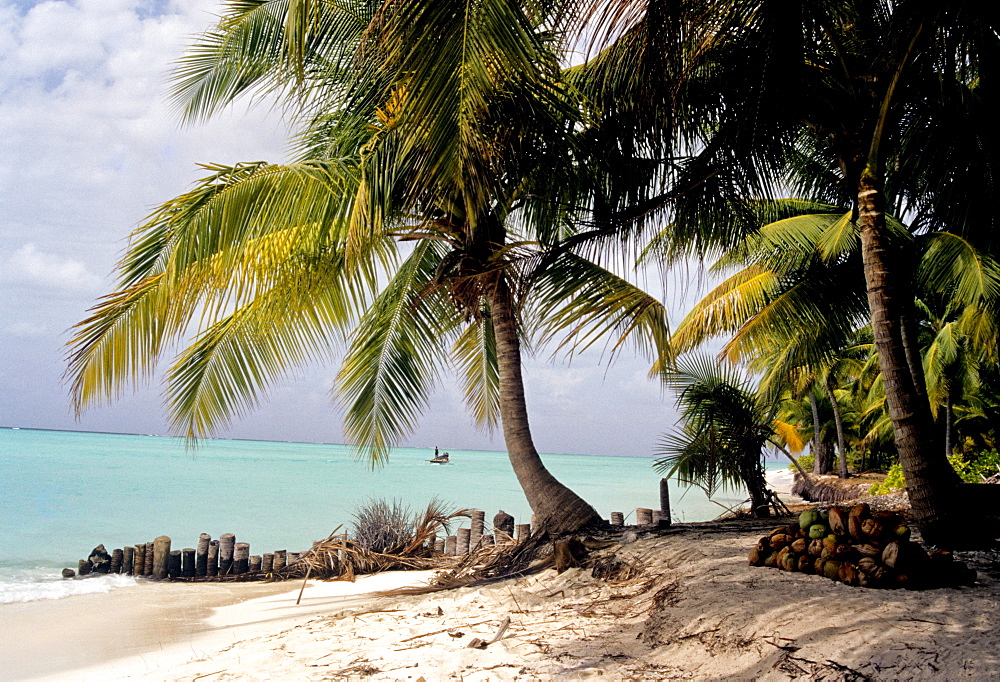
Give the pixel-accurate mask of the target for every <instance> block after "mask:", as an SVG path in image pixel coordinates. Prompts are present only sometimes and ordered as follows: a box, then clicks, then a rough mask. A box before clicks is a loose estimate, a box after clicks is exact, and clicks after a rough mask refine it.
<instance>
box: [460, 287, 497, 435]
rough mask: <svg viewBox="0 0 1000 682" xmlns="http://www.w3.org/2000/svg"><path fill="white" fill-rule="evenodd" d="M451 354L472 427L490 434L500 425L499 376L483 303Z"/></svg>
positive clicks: (487, 315)
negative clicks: (470, 416)
mask: <svg viewBox="0 0 1000 682" xmlns="http://www.w3.org/2000/svg"><path fill="white" fill-rule="evenodd" d="M454 354H455V363H456V365H457V368H458V372H459V376H460V377H461V380H462V389H463V391H464V393H465V404H466V405H467V406H468V408H469V410H470V411H471V412H472V418H473V420H474V421H475V423H476V424H477V425H478V426H479V427H480V428H483V429H485V430H486V431H487V432H488V433H493V431H494V430H495V429H496V427H497V425H499V423H500V372H499V368H498V366H497V350H496V337H495V336H494V335H493V322H492V318H491V316H490V315H489V307H488V306H487V305H486V303H485V302H484V303H483V304H482V306H481V314H480V315H479V316H478V318H477V319H475V320H473V321H472V322H471V323H470V324H468V325H467V326H466V327H465V329H464V330H463V331H462V334H461V335H460V336H459V337H458V340H456V341H455V348H454Z"/></svg>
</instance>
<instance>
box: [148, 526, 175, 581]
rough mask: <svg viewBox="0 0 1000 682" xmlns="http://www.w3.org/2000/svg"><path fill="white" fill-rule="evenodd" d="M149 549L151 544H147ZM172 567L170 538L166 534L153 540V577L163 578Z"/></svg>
mask: <svg viewBox="0 0 1000 682" xmlns="http://www.w3.org/2000/svg"><path fill="white" fill-rule="evenodd" d="M146 549H147V551H148V550H149V546H148V545H147V546H146ZM169 568H170V538H169V537H168V536H166V535H161V536H160V537H158V538H156V539H155V540H153V577H154V578H156V579H158V580H163V579H164V578H166V577H167V572H168V569H169Z"/></svg>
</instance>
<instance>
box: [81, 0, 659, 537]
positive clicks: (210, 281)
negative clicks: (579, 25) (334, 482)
mask: <svg viewBox="0 0 1000 682" xmlns="http://www.w3.org/2000/svg"><path fill="white" fill-rule="evenodd" d="M528 10H530V11H528ZM540 12H541V9H540V8H539V7H534V6H532V7H529V8H526V7H523V6H522V5H521V4H519V3H514V2H507V1H505V0H491V1H489V2H479V3H473V4H467V3H456V2H440V3H422V2H418V1H417V0H407V1H404V2H392V3H378V2H366V1H362V0H358V1H356V2H350V1H345V2H338V3H315V2H307V1H306V0H256V1H253V2H239V3H231V4H230V5H228V6H227V12H226V14H225V15H224V16H223V17H222V18H221V20H220V22H219V24H218V26H217V27H216V29H215V30H213V31H210V32H208V33H206V34H205V35H204V36H203V37H202V38H201V39H200V41H199V42H198V43H197V44H196V45H195V48H194V50H193V51H192V52H191V53H190V54H189V55H188V56H187V57H185V58H184V60H182V61H181V62H180V65H179V67H178V71H177V79H176V91H175V94H176V96H177V98H178V100H179V101H180V102H182V103H183V105H184V107H185V112H186V115H187V116H188V117H191V118H197V117H200V116H206V115H211V114H212V113H214V112H215V111H217V110H218V109H219V108H221V107H222V106H225V105H226V104H228V103H230V102H231V101H233V100H234V99H235V98H237V97H239V96H241V95H247V94H249V95H253V94H255V93H261V92H265V93H266V92H277V93H278V94H279V95H280V97H281V98H282V100H283V101H284V102H285V104H286V106H287V107H288V109H289V111H290V113H291V115H293V116H294V117H295V119H296V120H297V121H298V122H300V124H301V126H302V128H303V132H302V134H301V136H300V137H299V139H298V145H297V148H298V155H297V158H296V159H295V160H294V161H292V162H291V163H287V164H280V165H278V164H267V163H253V164H238V165H236V166H231V167H222V166H212V167H210V170H211V174H210V175H208V176H207V177H205V178H203V179H202V180H201V181H200V183H199V184H198V185H197V186H196V188H195V189H194V190H192V191H190V192H188V193H185V194H183V195H181V196H179V197H177V198H175V199H173V200H170V201H168V202H166V203H164V204H163V205H162V206H161V207H160V208H159V209H158V210H157V211H156V212H154V213H153V214H152V215H151V216H150V218H149V219H148V220H147V222H146V223H145V224H143V225H142V226H141V227H140V228H139V229H138V230H137V231H136V233H135V234H134V235H133V239H132V242H131V244H130V246H129V249H128V251H127V253H126V255H125V256H124V258H123V259H122V261H121V264H120V268H119V270H120V274H121V279H120V283H119V287H118V289H117V290H116V291H115V292H113V293H112V294H110V295H109V296H107V297H105V298H104V299H103V301H102V302H101V303H100V304H99V305H98V306H97V307H96V308H95V310H94V313H93V315H92V316H91V317H90V318H88V319H87V320H84V321H83V322H81V323H80V324H79V325H78V327H77V334H76V336H75V338H74V340H73V341H72V345H73V350H72V354H71V357H70V366H69V374H70V376H71V377H72V380H73V385H72V391H73V396H74V401H75V403H76V405H77V407H78V408H82V407H83V406H84V405H87V404H90V403H93V402H96V401H99V400H102V399H110V398H113V397H115V396H117V395H118V393H119V392H120V390H121V388H122V386H123V385H124V384H126V383H128V382H129V381H133V382H134V381H139V380H142V379H143V378H146V377H148V376H149V374H150V373H151V371H152V369H153V367H154V366H155V362H156V360H157V359H158V357H159V356H160V355H162V354H163V352H164V351H165V347H166V344H167V343H168V342H169V341H173V340H185V339H187V338H188V337H187V336H186V333H187V331H188V327H189V326H191V325H195V326H198V332H197V335H196V336H195V337H194V339H193V341H191V342H190V345H189V346H188V347H187V348H186V349H185V350H184V351H183V352H182V353H181V354H180V355H179V356H178V357H177V358H176V359H175V361H174V362H173V364H172V365H171V367H170V369H169V371H168V375H167V382H166V385H167V389H166V390H167V401H168V404H169V408H170V413H171V417H172V421H173V424H174V426H175V428H177V429H178V430H179V431H181V432H183V433H185V434H187V435H189V436H191V437H196V436H201V435H206V434H210V433H212V431H213V429H214V428H216V427H217V426H218V425H219V424H222V423H224V422H225V421H226V420H228V419H229V418H231V417H232V416H238V415H242V414H244V413H246V412H247V411H249V410H251V409H252V408H253V407H254V406H255V404H256V402H257V400H258V396H259V395H260V393H261V392H263V391H265V390H266V388H267V386H268V384H269V383H270V382H271V381H272V380H273V379H274V378H276V377H279V376H281V375H282V374H284V373H285V372H286V371H288V369H289V368H291V367H294V366H295V365H297V364H299V363H301V362H304V361H308V360H315V359H322V358H325V357H329V356H330V355H331V354H332V353H335V352H336V350H337V349H338V348H339V347H341V346H342V345H343V344H344V343H345V342H346V344H347V352H346V355H345V358H344V360H343V363H342V366H341V370H340V373H339V376H338V381H337V387H336V388H337V393H338V394H339V396H340V397H341V399H342V400H343V401H344V402H345V403H346V404H347V415H346V420H345V431H346V433H347V435H348V437H349V438H350V439H351V440H352V441H353V442H355V443H356V444H357V445H358V446H359V448H360V452H361V453H362V454H363V455H365V456H367V457H369V458H370V459H371V461H372V462H373V463H379V462H382V461H384V459H385V457H386V455H387V453H388V450H389V448H390V447H391V446H392V445H393V444H395V443H397V442H398V441H399V439H400V438H401V437H402V436H404V435H405V434H406V433H408V432H409V431H410V430H412V429H413V427H414V425H415V423H416V419H417V417H418V415H419V413H420V411H421V409H422V408H423V406H424V405H425V404H426V401H427V399H428V395H429V392H430V390H431V389H432V387H433V385H434V383H435V380H436V378H437V377H438V376H439V375H440V373H441V372H442V371H444V370H445V369H446V368H447V367H449V366H454V367H455V368H456V369H457V370H458V372H459V374H460V376H461V378H462V381H463V383H464V386H465V392H466V399H467V402H468V404H469V407H470V409H471V410H472V412H473V414H474V416H475V418H476V420H477V422H478V423H479V424H480V425H482V426H484V427H486V428H490V427H492V426H493V425H495V424H496V423H497V422H500V423H501V424H502V428H503V433H504V438H505V441H506V445H507V450H508V453H509V456H510V460H511V464H512V466H513V468H514V471H515V473H516V475H517V477H518V480H519V482H520V484H521V486H522V488H523V490H524V493H525V496H526V497H527V499H528V502H529V504H530V505H531V507H532V510H533V511H534V512H535V514H536V516H537V520H538V523H539V524H540V525H541V526H543V527H545V528H547V529H549V530H552V531H554V532H561V531H571V530H575V529H577V528H579V527H582V526H584V525H586V524H589V523H593V522H595V521H597V520H598V517H597V514H596V512H595V511H594V509H593V508H592V507H591V506H590V505H589V504H587V503H586V502H585V501H584V500H582V499H581V498H580V497H579V496H577V495H576V494H575V493H573V492H572V491H571V490H569V489H568V488H566V487H565V486H563V485H562V484H560V483H559V482H558V481H557V480H556V479H555V478H554V477H553V476H552V475H551V474H550V473H549V472H548V471H547V469H546V468H545V466H544V464H543V463H542V460H541V459H540V457H539V456H538V453H537V450H536V448H535V446H534V443H533V440H532V436H531V431H530V428H529V423H528V418H527V410H526V405H525V399H524V388H523V381H522V375H521V348H522V339H523V338H525V335H526V334H527V333H528V332H529V331H533V332H534V333H536V334H537V335H540V336H546V335H555V334H559V333H562V334H564V336H565V338H568V343H570V344H574V343H580V339H584V340H587V342H592V341H593V339H594V338H602V337H603V338H606V336H607V335H608V334H611V338H612V340H613V341H614V342H615V343H616V344H620V343H623V342H625V341H626V340H629V339H630V338H632V337H633V336H635V337H638V336H640V335H641V336H643V340H642V341H645V342H646V343H647V344H649V345H650V346H651V347H652V349H653V350H654V353H663V352H665V349H666V347H667V346H666V343H667V340H668V334H667V332H666V320H665V314H664V310H663V307H662V306H661V305H660V304H659V303H657V302H656V301H655V299H653V298H651V297H649V296H648V295H646V294H644V293H643V292H641V291H639V290H638V289H637V288H635V287H634V286H632V285H630V284H629V283H628V282H626V281H625V280H623V279H622V278H620V277H616V276H615V275H613V274H612V273H611V272H610V271H609V270H607V269H605V268H603V267H601V265H600V264H599V263H597V262H595V261H592V260H588V259H586V258H584V257H583V255H582V253H581V252H582V251H583V250H584V248H587V249H589V251H588V254H599V253H600V251H599V249H597V247H593V246H589V247H588V246H587V241H586V240H585V239H576V240H575V241H574V238H575V237H577V236H578V232H579V229H578V225H580V224H581V216H585V215H586V213H587V205H588V204H587V199H586V198H585V197H584V196H582V195H581V196H575V195H573V191H574V190H575V188H579V187H581V186H582V187H584V188H585V189H586V186H587V182H586V181H584V180H583V179H582V176H581V175H580V171H579V168H580V166H578V165H576V164H575V162H576V161H577V156H576V154H577V153H582V152H577V151H575V150H577V149H578V144H577V142H578V139H577V138H578V137H579V131H580V129H582V128H585V126H584V125H583V122H582V118H581V110H580V107H581V100H580V98H579V97H577V96H576V95H575V94H574V92H573V91H572V89H571V88H569V87H568V86H567V85H566V84H565V83H564V82H563V81H562V80H561V77H560V72H559V65H558V61H557V59H556V54H555V53H554V52H553V43H552V42H551V41H549V40H548V38H547V35H546V33H545V32H544V31H543V30H542V29H541V26H542V22H543V20H544V15H542V14H540ZM587 172H588V173H596V171H595V170H594V169H588V170H587ZM610 196H611V195H607V194H606V195H605V196H604V198H603V202H604V203H605V204H606V203H607V202H608V200H609V198H610ZM567 206H568V207H569V208H567ZM533 301H537V305H538V306H539V308H540V309H544V310H547V311H558V313H559V314H558V315H553V316H552V317H551V320H552V321H551V322H550V323H545V320H544V319H543V323H541V324H537V325H533V326H532V327H531V329H529V328H528V325H526V324H525V323H524V321H523V320H524V319H531V318H532V317H537V316H532V315H531V314H530V313H529V309H530V306H531V305H533V303H532V302H533ZM580 301H586V302H588V305H587V306H586V307H584V306H582V305H581V304H580ZM195 320H198V322H196V321H195ZM199 322H200V325H199ZM640 332H641V334H640Z"/></svg>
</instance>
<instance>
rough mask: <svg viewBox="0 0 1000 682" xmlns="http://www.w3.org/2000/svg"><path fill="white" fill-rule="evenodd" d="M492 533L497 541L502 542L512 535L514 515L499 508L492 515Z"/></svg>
mask: <svg viewBox="0 0 1000 682" xmlns="http://www.w3.org/2000/svg"><path fill="white" fill-rule="evenodd" d="M493 534H494V535H495V536H496V540H497V542H504V541H506V540H510V539H511V538H513V537H514V517H513V516H511V515H510V514H508V513H507V512H505V511H504V510H503V509H501V510H500V511H499V512H497V514H496V516H494V517H493Z"/></svg>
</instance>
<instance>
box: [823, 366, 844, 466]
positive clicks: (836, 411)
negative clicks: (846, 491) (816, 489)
mask: <svg viewBox="0 0 1000 682" xmlns="http://www.w3.org/2000/svg"><path fill="white" fill-rule="evenodd" d="M823 385H824V386H825V387H826V394H827V395H828V396H829V397H830V405H831V406H832V407H833V421H834V423H835V424H836V425H837V451H838V452H839V453H840V457H839V465H840V467H839V468H840V470H839V471H838V472H837V475H838V476H840V477H841V478H847V477H848V476H849V475H850V474H849V473H848V472H847V439H846V438H844V420H843V417H842V416H841V414H840V403H838V402H837V394H836V393H834V390H833V382H832V381H831V380H830V377H829V376H827V377H826V381H825V382H824V383H823Z"/></svg>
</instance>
